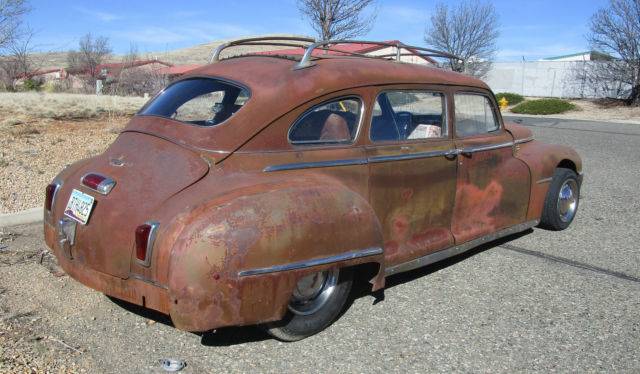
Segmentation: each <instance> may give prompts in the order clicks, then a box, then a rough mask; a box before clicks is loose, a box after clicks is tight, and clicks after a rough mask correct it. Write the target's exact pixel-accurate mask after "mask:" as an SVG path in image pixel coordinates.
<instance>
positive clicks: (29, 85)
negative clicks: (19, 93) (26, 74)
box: [23, 79, 42, 91]
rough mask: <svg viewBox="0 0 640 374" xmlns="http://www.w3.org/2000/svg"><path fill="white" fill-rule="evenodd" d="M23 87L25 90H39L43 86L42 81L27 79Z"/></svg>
mask: <svg viewBox="0 0 640 374" xmlns="http://www.w3.org/2000/svg"><path fill="white" fill-rule="evenodd" d="M23 87H24V89H25V91H38V90H39V89H40V87H42V82H41V81H39V80H37V79H27V80H25V81H24V86H23Z"/></svg>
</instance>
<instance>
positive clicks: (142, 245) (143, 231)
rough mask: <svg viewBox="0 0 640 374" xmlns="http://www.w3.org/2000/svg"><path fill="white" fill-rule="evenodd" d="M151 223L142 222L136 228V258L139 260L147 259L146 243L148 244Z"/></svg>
mask: <svg viewBox="0 0 640 374" xmlns="http://www.w3.org/2000/svg"><path fill="white" fill-rule="evenodd" d="M149 234H151V225H149V224H146V223H145V224H144V225H140V226H138V227H137V228H136V258H137V259H138V260H140V261H145V260H146V259H147V245H148V244H149Z"/></svg>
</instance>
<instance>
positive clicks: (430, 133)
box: [370, 91, 447, 141]
mask: <svg viewBox="0 0 640 374" xmlns="http://www.w3.org/2000/svg"><path fill="white" fill-rule="evenodd" d="M444 108H445V96H444V94H442V93H439V92H429V91H387V92H383V93H381V94H380V95H378V98H377V99H376V105H375V107H374V108H373V117H372V120H371V135H370V137H371V140H372V141H393V140H414V139H430V138H442V137H446V135H447V124H446V120H445V118H446V116H445V110H444Z"/></svg>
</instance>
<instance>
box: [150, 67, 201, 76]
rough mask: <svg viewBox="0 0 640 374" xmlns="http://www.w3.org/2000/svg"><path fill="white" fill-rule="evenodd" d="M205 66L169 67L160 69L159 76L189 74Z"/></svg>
mask: <svg viewBox="0 0 640 374" xmlns="http://www.w3.org/2000/svg"><path fill="white" fill-rule="evenodd" d="M202 66H203V65H193V64H192V65H174V66H168V67H166V68H161V69H158V74H160V75H183V74H186V73H188V72H189V71H191V70H193V69H197V68H199V67H202Z"/></svg>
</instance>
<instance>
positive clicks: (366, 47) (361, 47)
mask: <svg viewBox="0 0 640 374" xmlns="http://www.w3.org/2000/svg"><path fill="white" fill-rule="evenodd" d="M383 43H388V44H395V43H399V41H398V40H387V41H385V42H383ZM331 48H332V50H329V51H326V50H323V49H314V50H313V52H312V55H313V56H322V55H326V54H329V55H334V56H348V55H349V54H350V53H359V54H367V53H371V52H375V51H379V50H381V49H385V48H388V46H386V45H379V44H370V43H348V44H347V43H345V44H336V45H333V46H332V47H331ZM407 50H409V51H410V52H412V53H414V54H415V55H416V56H418V57H420V58H423V59H425V60H426V61H428V62H431V63H435V61H434V60H433V59H431V58H429V57H426V56H421V55H420V53H419V52H418V51H416V50H413V49H411V48H407ZM304 51H305V50H304V49H303V48H291V49H279V50H274V51H265V52H256V54H263V55H293V56H298V55H303V54H304ZM342 52H344V53H342Z"/></svg>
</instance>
